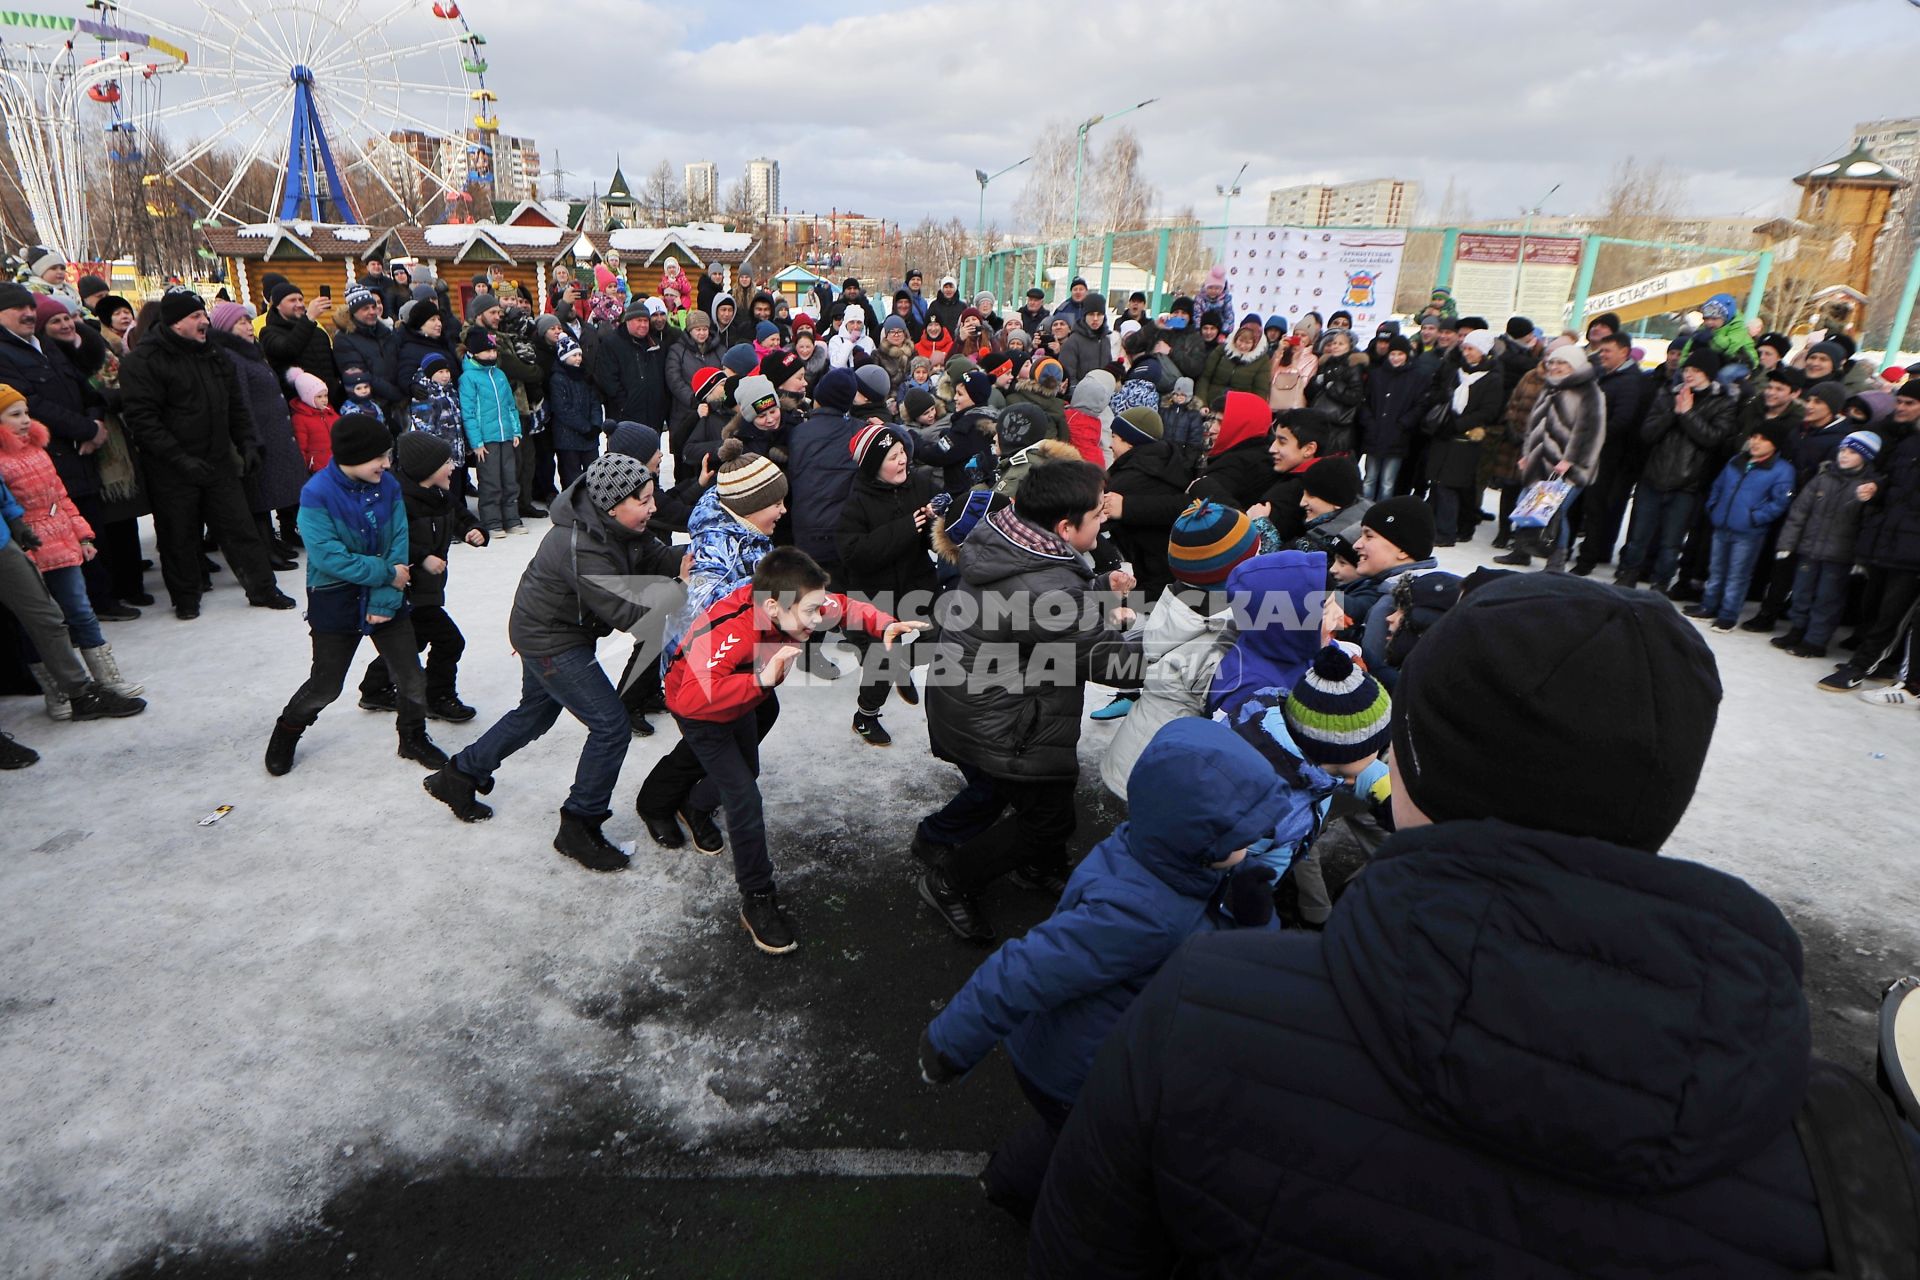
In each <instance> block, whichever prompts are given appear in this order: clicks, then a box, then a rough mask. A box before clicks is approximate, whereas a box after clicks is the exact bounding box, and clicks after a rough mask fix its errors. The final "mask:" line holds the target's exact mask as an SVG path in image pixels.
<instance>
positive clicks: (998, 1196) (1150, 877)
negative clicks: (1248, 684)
mask: <svg viewBox="0 0 1920 1280" xmlns="http://www.w3.org/2000/svg"><path fill="white" fill-rule="evenodd" d="M1128 792H1129V794H1130V795H1131V796H1133V797H1134V799H1133V804H1132V808H1131V812H1130V814H1129V817H1128V820H1127V821H1126V822H1124V823H1122V824H1121V825H1120V826H1119V827H1118V828H1117V829H1116V830H1115V831H1114V833H1113V834H1112V835H1110V836H1108V837H1107V838H1106V839H1105V840H1103V841H1101V842H1100V843H1099V844H1097V845H1095V846H1094V847H1093V850H1092V851H1091V852H1089V853H1088V854H1087V856H1086V857H1085V858H1084V859H1082V860H1081V862H1080V865H1079V866H1077V867H1075V868H1074V870H1073V875H1072V876H1071V878H1069V879H1068V881H1067V890H1066V892H1065V893H1064V894H1062V895H1061V898H1060V903H1059V905H1058V906H1057V907H1055V908H1054V912H1053V915H1052V916H1050V917H1049V918H1048V919H1046V920H1044V921H1042V922H1041V923H1040V924H1038V925H1036V926H1034V928H1033V929H1032V930H1030V931H1029V932H1028V933H1027V934H1026V936H1024V937H1022V938H1017V939H1015V940H1013V941H1011V942H1008V943H1006V944H1005V945H1004V946H1002V947H1001V948H1000V949H999V950H998V951H996V952H994V953H993V954H992V955H991V956H989V957H988V958H987V960H986V962H985V963H984V964H982V965H981V966H980V967H979V968H978V969H977V970H975V971H974V974H973V977H971V978H969V979H968V980H967V985H966V986H964V987H962V988H961V989H960V993H959V994H958V995H956V996H955V997H954V998H953V1000H952V1001H951V1002H950V1003H949V1004H948V1005H947V1007H946V1009H945V1010H944V1011H943V1012H942V1013H941V1014H940V1016H939V1017H937V1018H935V1019H934V1020H933V1021H932V1022H931V1023H930V1024H928V1026H927V1029H926V1030H925V1031H924V1032H923V1033H922V1034H921V1037H920V1070H921V1074H922V1076H923V1077H924V1078H925V1079H927V1080H928V1081H929V1082H935V1083H944V1082H946V1081H948V1080H953V1079H956V1078H958V1077H959V1076H960V1075H962V1074H964V1073H965V1072H967V1071H970V1070H972V1069H973V1067H974V1066H975V1064H977V1063H978V1062H979V1061H980V1060H981V1059H982V1058H984V1057H986V1055H987V1054H988V1052H990V1051H991V1050H992V1048H993V1046H994V1044H995V1043H996V1042H998V1041H1001V1040H1004V1041H1005V1042H1006V1046H1007V1056H1008V1057H1009V1058H1010V1059H1011V1060H1012V1062H1013V1070H1014V1075H1015V1078H1016V1079H1018V1081H1019V1082H1020V1088H1021V1090H1022V1091H1023V1092H1024V1093H1025V1094H1026V1096H1027V1100H1028V1101H1029V1102H1031V1103H1032V1104H1033V1108H1034V1110H1035V1111H1036V1112H1037V1113H1038V1114H1037V1115H1036V1116H1034V1117H1032V1118H1031V1119H1030V1121H1029V1123H1028V1124H1027V1125H1026V1126H1025V1127H1024V1128H1023V1129H1022V1130H1021V1131H1020V1132H1019V1133H1018V1134H1017V1135H1015V1137H1013V1138H1012V1139H1010V1140H1009V1141H1008V1142H1006V1143H1005V1144H1004V1145H1002V1146H1001V1148H1000V1149H999V1150H998V1151H997V1152H995V1153H994V1157H993V1160H992V1162H991V1163H989V1164H988V1166H987V1169H986V1172H985V1174H984V1175H983V1179H984V1181H985V1184H986V1186H987V1194H988V1197H989V1198H990V1199H992V1200H993V1201H994V1202H995V1203H996V1204H1000V1205H1002V1206H1003V1207H1005V1208H1007V1209H1008V1210H1010V1211H1012V1212H1014V1213H1016V1214H1017V1215H1019V1216H1023V1217H1024V1216H1026V1215H1027V1214H1028V1213H1030V1212H1031V1209H1032V1205H1033V1202H1034V1200H1035V1198H1036V1197H1037V1196H1038V1194H1039V1190H1040V1181H1041V1179H1042V1178H1043V1177H1044V1176H1045V1174H1046V1171H1047V1158H1048V1155H1049V1154H1050V1153H1051V1151H1052V1149H1053V1142H1054V1139H1055V1137H1057V1135H1058V1134H1059V1132H1060V1127H1061V1126H1062V1125H1063V1124H1065V1122H1066V1117H1067V1114H1068V1112H1069V1110H1070V1109H1071V1108H1072V1106H1073V1100H1074V1098H1075V1097H1076V1096H1077V1095H1078V1094H1079V1092H1080V1083H1081V1081H1082V1080H1084V1079H1085V1078H1086V1074H1087V1071H1088V1069H1089V1068H1090V1067H1091V1066H1092V1064H1093V1055H1094V1052H1095V1051H1096V1050H1097V1049H1099V1047H1100V1044H1101V1042H1102V1041H1103V1040H1105V1039H1106V1036H1107V1032H1108V1031H1109V1030H1111V1029H1112V1027H1113V1026H1114V1024H1115V1023H1117V1022H1118V1021H1119V1020H1120V1017H1121V1015H1122V1014H1124V1013H1125V1012H1126V1010H1127V1006H1128V1005H1130V1004H1132V1003H1133V998H1134V997H1135V996H1136V995H1138V994H1139V993H1140V991H1141V989H1142V988H1144V987H1145V986H1146V984H1147V983H1148V981H1149V980H1151V979H1152V977H1153V975H1154V974H1155V973H1157V972H1159V969H1160V966H1161V965H1162V964H1163V963H1165V962H1166V960H1167V958H1168V957H1169V956H1171V955H1172V954H1173V953H1174V951H1176V950H1177V949H1178V948H1179V946H1180V944H1181V943H1183V942H1185V941H1186V940H1187V939H1188V938H1189V937H1191V936H1193V935H1194V934H1195V933H1199V932H1201V931H1203V930H1207V929H1212V928H1222V927H1227V926H1229V925H1230V924H1231V922H1232V916H1231V915H1230V914H1229V913H1228V912H1227V911H1226V910H1224V909H1222V908H1221V907H1220V906H1219V905H1218V904H1219V903H1220V902H1221V901H1222V899H1223V894H1225V893H1228V892H1230V891H1231V889H1232V888H1233V886H1231V885H1228V884H1227V881H1228V880H1229V876H1228V874H1227V873H1228V872H1229V870H1230V869H1231V868H1233V867H1234V866H1236V865H1238V864H1239V863H1240V862H1241V861H1243V860H1244V859H1245V857H1246V852H1247V848H1248V846H1250V845H1253V844H1255V843H1257V842H1259V841H1261V840H1263V839H1266V838H1267V837H1269V836H1271V835H1272V834H1273V830H1274V826H1275V824H1276V823H1278V822H1279V821H1280V819H1281V818H1282V817H1283V816H1284V813H1285V811H1286V810H1287V808H1288V799H1287V796H1286V787H1285V785H1284V784H1283V783H1282V781H1281V780H1280V778H1279V776H1278V775H1277V774H1276V773H1275V772H1274V770H1273V768H1272V766H1270V765H1269V764H1268V763H1267V762H1266V760H1265V759H1263V758H1262V757H1261V755H1260V753H1259V752H1258V751H1256V750H1255V749H1254V748H1253V747H1252V746H1251V745H1249V744H1248V743H1247V742H1245V741H1243V740H1242V739H1241V738H1240V737H1239V736H1238V735H1236V734H1235V733H1234V731H1233V730H1231V729H1229V728H1227V727H1226V726H1225V725H1222V724H1216V723H1214V722H1213V721H1211V720H1202V719H1200V718H1198V717H1192V718H1187V719H1181V720H1175V721H1172V722H1171V723H1169V724H1168V725H1166V726H1165V727H1164V728H1162V729H1161V730H1160V732H1159V733H1157V734H1155V735H1154V738H1153V741H1152V742H1150V743H1149V744H1147V749H1146V751H1145V752H1143V753H1142V754H1141V756H1140V761H1139V763H1138V764H1136V765H1135V766H1134V770H1133V776H1132V778H1131V779H1130V780H1129V783H1128ZM1200 796H1204V797H1206V798H1207V801H1208V802H1207V803H1206V804H1204V805H1200V806H1196V805H1195V804H1194V803H1193V800H1194V798H1195V797H1200ZM1240 878H1241V877H1237V876H1236V877H1231V879H1234V880H1238V879H1240ZM1254 887H1255V890H1256V893H1257V894H1266V895H1267V897H1268V903H1267V906H1268V911H1267V915H1268V917H1269V918H1270V917H1271V910H1272V908H1271V878H1270V876H1265V877H1259V878H1258V879H1257V883H1256V884H1255V886H1254ZM1235 896H1236V897H1237V896H1238V895H1235Z"/></svg>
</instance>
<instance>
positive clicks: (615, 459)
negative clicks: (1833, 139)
mask: <svg viewBox="0 0 1920 1280" xmlns="http://www.w3.org/2000/svg"><path fill="white" fill-rule="evenodd" d="M581 480H582V481H583V482H584V483H585V484H586V486H587V497H588V499H589V500H591V501H592V503H593V505H594V508H595V509H596V510H599V511H611V510H613V509H614V508H615V507H617V506H619V505H620V504H621V503H622V502H625V501H626V500H627V499H628V498H631V497H633V496H634V495H635V494H637V493H639V492H640V491H641V490H642V489H644V488H646V487H647V486H648V485H649V484H652V483H653V472H651V471H649V470H647V466H646V464H645V463H644V462H641V461H640V459H638V458H629V457H628V456H627V455H626V454H624V453H603V454H601V455H600V456H599V457H597V458H595V459H594V460H593V461H592V462H591V463H589V464H588V465H587V471H586V474H585V475H584V476H582V477H581Z"/></svg>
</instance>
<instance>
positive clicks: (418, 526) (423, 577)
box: [400, 476, 487, 609]
mask: <svg viewBox="0 0 1920 1280" xmlns="http://www.w3.org/2000/svg"><path fill="white" fill-rule="evenodd" d="M400 496H401V497H403V498H405V499H406V502H407V557H408V560H407V563H408V564H409V565H411V566H412V570H413V579H412V582H411V584H410V585H409V586H408V587H407V600H408V602H409V603H410V604H412V605H413V607H414V608H416V609H428V608H441V607H443V606H445V604H446V603H447V575H446V572H444V571H442V572H440V573H428V572H427V570H426V567H425V563H424V562H425V561H426V558H427V557H428V556H439V557H440V558H441V559H442V560H445V559H446V558H447V550H448V548H450V547H451V546H452V545H453V541H454V539H456V538H460V539H464V538H465V537H466V536H467V534H468V533H469V532H470V531H472V530H474V529H480V522H479V521H478V520H475V519H474V518H473V512H471V511H469V510H468V509H467V504H466V503H464V502H455V501H454V500H453V494H452V493H451V492H450V491H448V490H446V489H428V488H424V487H422V486H420V485H417V484H415V483H414V482H413V481H411V480H408V479H407V478H406V477H404V476H402V477H401V479H400ZM480 536H481V537H482V538H483V539H484V538H485V537H486V536H487V534H486V530H485V529H480ZM480 545H481V546H485V545H486V543H485V542H484V541H483V542H482V543H481V544H480Z"/></svg>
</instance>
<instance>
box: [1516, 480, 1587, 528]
mask: <svg viewBox="0 0 1920 1280" xmlns="http://www.w3.org/2000/svg"><path fill="white" fill-rule="evenodd" d="M1572 492H1573V486H1572V485H1571V484H1568V483H1567V482H1566V481H1565V480H1536V481H1535V482H1534V483H1532V484H1530V485H1528V486H1527V487H1526V488H1524V489H1522V490H1521V491H1520V501H1518V502H1516V503H1514V505H1513V516H1512V518H1511V520H1510V521H1509V523H1511V524H1512V525H1513V527H1514V528H1516V529H1544V528H1546V527H1547V526H1548V525H1550V524H1552V523H1553V518H1554V517H1555V516H1556V515H1558V514H1559V513H1560V508H1561V506H1563V505H1564V504H1565V503H1566V500H1567V495H1568V494H1570V493H1572Z"/></svg>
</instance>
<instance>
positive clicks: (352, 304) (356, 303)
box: [347, 284, 380, 315]
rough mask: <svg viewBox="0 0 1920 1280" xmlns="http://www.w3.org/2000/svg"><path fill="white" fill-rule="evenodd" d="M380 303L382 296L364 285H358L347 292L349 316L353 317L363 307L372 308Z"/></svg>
mask: <svg viewBox="0 0 1920 1280" xmlns="http://www.w3.org/2000/svg"><path fill="white" fill-rule="evenodd" d="M378 301H380V295H379V294H377V293H375V292H374V291H373V290H371V289H369V288H367V286H366V285H364V284H356V285H354V286H353V287H352V288H350V289H348V290H347V314H348V315H352V314H353V313H354V312H356V311H358V310H359V309H360V308H362V307H370V306H372V305H373V304H374V303H376V302H378Z"/></svg>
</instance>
